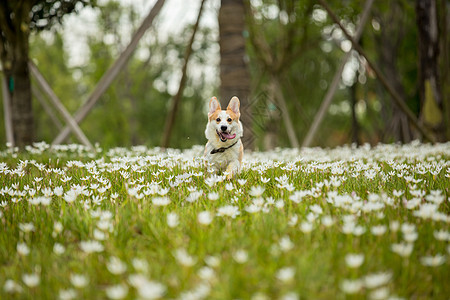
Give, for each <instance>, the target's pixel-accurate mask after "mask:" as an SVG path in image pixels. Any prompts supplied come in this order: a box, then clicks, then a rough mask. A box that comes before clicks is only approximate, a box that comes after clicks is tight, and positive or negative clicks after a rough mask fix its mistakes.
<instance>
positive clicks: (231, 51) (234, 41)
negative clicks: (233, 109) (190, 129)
mask: <svg viewBox="0 0 450 300" xmlns="http://www.w3.org/2000/svg"><path fill="white" fill-rule="evenodd" d="M244 31H245V9H244V2H243V0H222V2H221V6H220V10H219V45H220V81H221V85H220V101H221V102H222V107H226V103H228V101H229V100H230V99H231V97H233V96H237V97H238V98H239V99H240V102H241V122H242V125H243V126H244V137H243V143H244V147H245V148H247V149H252V148H253V131H252V113H251V107H250V105H249V103H250V99H249V98H250V74H249V71H248V67H247V63H246V59H245V57H246V52H245V38H244Z"/></svg>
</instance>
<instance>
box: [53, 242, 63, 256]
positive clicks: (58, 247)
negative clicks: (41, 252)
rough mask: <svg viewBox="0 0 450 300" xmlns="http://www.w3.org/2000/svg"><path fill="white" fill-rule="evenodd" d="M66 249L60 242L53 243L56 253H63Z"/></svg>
mask: <svg viewBox="0 0 450 300" xmlns="http://www.w3.org/2000/svg"><path fill="white" fill-rule="evenodd" d="M64 251H66V248H65V247H64V246H63V245H61V244H60V243H55V244H54V245H53V252H54V253H55V254H56V255H61V254H63V253H64Z"/></svg>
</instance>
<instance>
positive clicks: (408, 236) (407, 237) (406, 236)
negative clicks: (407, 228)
mask: <svg viewBox="0 0 450 300" xmlns="http://www.w3.org/2000/svg"><path fill="white" fill-rule="evenodd" d="M418 237H419V234H418V233H417V232H410V233H405V234H403V238H404V239H405V241H406V242H408V243H412V242H414V241H416V240H417V238H418Z"/></svg>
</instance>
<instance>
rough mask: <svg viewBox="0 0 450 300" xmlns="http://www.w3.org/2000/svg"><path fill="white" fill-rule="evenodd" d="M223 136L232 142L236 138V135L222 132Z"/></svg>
mask: <svg viewBox="0 0 450 300" xmlns="http://www.w3.org/2000/svg"><path fill="white" fill-rule="evenodd" d="M222 136H224V137H226V138H227V139H229V140H231V139H234V138H235V137H236V133H233V134H228V133H226V132H222Z"/></svg>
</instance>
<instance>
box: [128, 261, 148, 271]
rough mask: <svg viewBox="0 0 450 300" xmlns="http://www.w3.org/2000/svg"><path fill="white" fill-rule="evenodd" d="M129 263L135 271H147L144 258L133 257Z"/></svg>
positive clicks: (146, 263)
mask: <svg viewBox="0 0 450 300" xmlns="http://www.w3.org/2000/svg"><path fill="white" fill-rule="evenodd" d="M131 263H132V264H133V268H134V269H136V271H139V272H143V273H147V272H148V262H147V261H146V260H145V259H140V258H133V260H132V261H131Z"/></svg>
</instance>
